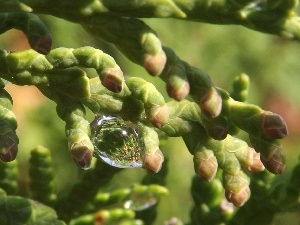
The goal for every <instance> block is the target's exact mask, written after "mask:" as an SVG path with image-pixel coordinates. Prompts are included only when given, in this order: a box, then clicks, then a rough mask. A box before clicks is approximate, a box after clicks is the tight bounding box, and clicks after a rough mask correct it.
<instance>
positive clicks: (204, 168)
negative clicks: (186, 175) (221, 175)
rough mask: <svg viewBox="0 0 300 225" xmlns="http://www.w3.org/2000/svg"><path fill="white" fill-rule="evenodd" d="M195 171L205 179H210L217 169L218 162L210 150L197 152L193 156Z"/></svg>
mask: <svg viewBox="0 0 300 225" xmlns="http://www.w3.org/2000/svg"><path fill="white" fill-rule="evenodd" d="M194 169H195V172H196V173H197V174H198V175H199V176H200V177H202V179H203V180H205V181H208V182H209V181H212V180H213V179H214V178H215V177H216V174H217V171H218V162H217V159H216V157H215V156H214V155H213V153H212V151H209V150H208V151H205V152H197V153H196V154H195V156H194Z"/></svg>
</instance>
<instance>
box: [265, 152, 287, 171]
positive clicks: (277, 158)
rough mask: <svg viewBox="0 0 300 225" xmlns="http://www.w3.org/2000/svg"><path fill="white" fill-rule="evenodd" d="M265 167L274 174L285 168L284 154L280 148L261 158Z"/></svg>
mask: <svg viewBox="0 0 300 225" xmlns="http://www.w3.org/2000/svg"><path fill="white" fill-rule="evenodd" d="M261 161H262V163H263V164H264V166H265V167H266V169H267V170H268V171H269V172H271V173H273V174H275V175H279V174H282V173H283V171H284V169H285V156H284V155H283V151H282V149H281V148H278V149H277V150H276V151H275V152H274V153H273V154H272V155H271V156H270V157H269V158H267V159H265V158H262V159H261Z"/></svg>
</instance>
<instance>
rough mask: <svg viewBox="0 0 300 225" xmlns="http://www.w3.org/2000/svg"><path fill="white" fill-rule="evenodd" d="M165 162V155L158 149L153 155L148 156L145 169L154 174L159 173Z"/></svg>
mask: <svg viewBox="0 0 300 225" xmlns="http://www.w3.org/2000/svg"><path fill="white" fill-rule="evenodd" d="M163 162H164V155H163V154H162V152H161V151H160V149H159V148H158V149H157V150H156V151H155V152H154V153H152V154H146V158H145V162H144V167H145V168H146V169H148V170H150V171H152V172H154V173H158V172H159V171H160V169H161V167H162V163H163Z"/></svg>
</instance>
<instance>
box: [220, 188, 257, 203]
mask: <svg viewBox="0 0 300 225" xmlns="http://www.w3.org/2000/svg"><path fill="white" fill-rule="evenodd" d="M250 195H251V191H250V188H249V186H245V187H244V188H243V189H242V190H241V191H240V192H238V193H234V192H232V191H230V190H226V191H225V196H226V199H227V200H228V201H229V202H231V203H233V204H234V205H235V206H236V207H241V206H243V205H244V204H245V203H246V202H247V201H248V199H249V198H250Z"/></svg>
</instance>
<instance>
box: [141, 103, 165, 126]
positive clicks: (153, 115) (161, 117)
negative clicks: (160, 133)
mask: <svg viewBox="0 0 300 225" xmlns="http://www.w3.org/2000/svg"><path fill="white" fill-rule="evenodd" d="M146 113H147V116H148V120H149V121H150V122H151V123H152V125H153V126H155V127H157V128H161V127H162V126H163V125H164V124H166V123H167V121H168V119H169V108H168V106H167V105H166V104H165V105H163V106H152V107H150V108H149V109H148V110H147V111H146Z"/></svg>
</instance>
